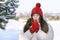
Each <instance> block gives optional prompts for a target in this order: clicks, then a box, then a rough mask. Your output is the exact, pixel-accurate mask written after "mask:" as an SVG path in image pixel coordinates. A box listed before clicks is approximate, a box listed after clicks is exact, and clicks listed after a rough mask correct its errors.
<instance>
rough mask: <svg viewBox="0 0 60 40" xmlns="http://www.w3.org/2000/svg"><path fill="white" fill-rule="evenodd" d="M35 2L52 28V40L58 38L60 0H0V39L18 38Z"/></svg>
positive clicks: (12, 39) (59, 39) (59, 37)
mask: <svg viewBox="0 0 60 40" xmlns="http://www.w3.org/2000/svg"><path fill="white" fill-rule="evenodd" d="M37 2H39V3H41V9H42V12H43V17H44V19H45V21H46V22H47V23H48V24H49V25H51V27H52V29H53V40H60V31H59V30H60V5H59V4H60V0H0V40H20V37H19V35H21V34H20V33H22V31H23V28H24V25H25V24H26V22H27V20H28V19H29V18H30V17H31V10H32V8H33V7H35V4H36V3H37ZM24 40H26V39H24Z"/></svg>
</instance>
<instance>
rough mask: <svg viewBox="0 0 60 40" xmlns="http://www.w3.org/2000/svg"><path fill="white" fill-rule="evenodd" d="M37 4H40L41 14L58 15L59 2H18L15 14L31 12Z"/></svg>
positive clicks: (45, 0) (59, 11)
mask: <svg viewBox="0 0 60 40" xmlns="http://www.w3.org/2000/svg"><path fill="white" fill-rule="evenodd" d="M38 2H39V3H41V8H42V11H43V13H46V12H48V13H60V0H19V3H18V4H19V7H18V8H17V9H16V12H17V13H21V12H22V13H24V12H31V10H32V8H33V7H35V4H36V3H38Z"/></svg>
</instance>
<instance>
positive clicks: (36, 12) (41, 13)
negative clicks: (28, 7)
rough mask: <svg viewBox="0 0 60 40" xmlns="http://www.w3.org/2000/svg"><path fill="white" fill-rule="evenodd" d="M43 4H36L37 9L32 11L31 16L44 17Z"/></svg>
mask: <svg viewBox="0 0 60 40" xmlns="http://www.w3.org/2000/svg"><path fill="white" fill-rule="evenodd" d="M40 7H41V4H40V3H36V7H34V8H33V9H32V11H31V16H32V15H33V14H39V15H40V16H43V12H42V10H41V8H40Z"/></svg>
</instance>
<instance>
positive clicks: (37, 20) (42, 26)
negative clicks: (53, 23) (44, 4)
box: [23, 3, 53, 40]
mask: <svg viewBox="0 0 60 40" xmlns="http://www.w3.org/2000/svg"><path fill="white" fill-rule="evenodd" d="M40 6H41V5H40V3H37V4H36V7H34V8H33V9H32V12H31V18H29V19H28V20H27V23H26V24H25V26H24V30H23V32H24V34H23V35H24V36H25V39H27V40H53V31H52V29H50V27H49V25H48V24H47V22H46V21H45V20H44V19H43V13H42V10H41V8H40ZM50 32H51V33H50Z"/></svg>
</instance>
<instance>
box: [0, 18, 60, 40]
mask: <svg viewBox="0 0 60 40" xmlns="http://www.w3.org/2000/svg"><path fill="white" fill-rule="evenodd" d="M47 22H48V23H49V24H50V25H51V26H52V28H53V30H54V40H60V20H59V21H49V20H48V21H47ZM25 23H26V20H24V19H19V20H18V21H16V20H13V19H10V20H9V21H8V23H7V25H6V30H0V40H8V39H9V40H13V39H14V40H18V38H19V37H18V36H19V33H20V32H21V31H22V30H23V27H24V25H25ZM3 38H5V39H3Z"/></svg>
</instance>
